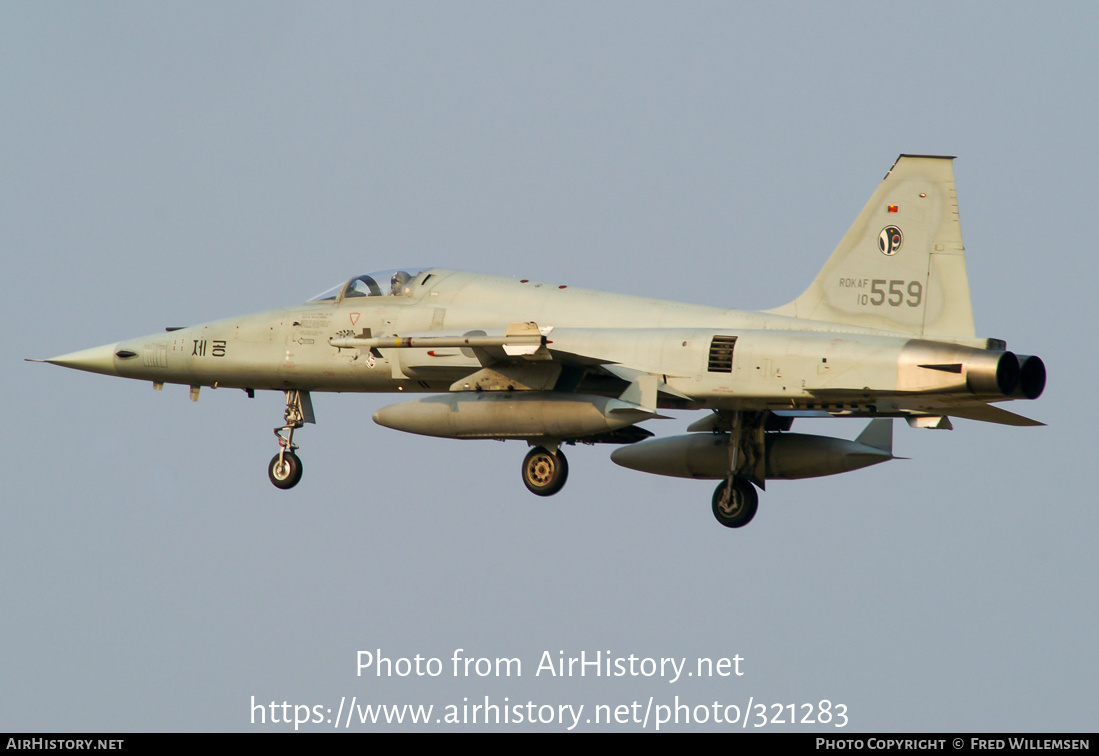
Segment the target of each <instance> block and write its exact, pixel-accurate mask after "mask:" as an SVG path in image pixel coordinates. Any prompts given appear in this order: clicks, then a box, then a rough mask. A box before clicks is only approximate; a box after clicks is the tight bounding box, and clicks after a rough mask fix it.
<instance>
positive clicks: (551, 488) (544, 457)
mask: <svg viewBox="0 0 1099 756" xmlns="http://www.w3.org/2000/svg"><path fill="white" fill-rule="evenodd" d="M568 479H569V462H568V460H567V459H565V453H564V452H562V451H561V450H560V449H558V450H557V451H556V452H551V451H550V450H549V449H546V448H544V447H541V446H536V447H534V448H533V449H531V450H530V451H529V452H527V456H526V458H525V459H524V460H523V483H524V485H526V487H527V490H528V491H530V492H531V493H532V494H537V495H538V496H553V495H554V494H555V493H557V492H558V491H560V490H561V488H562V487H563V486H564V485H565V481H566V480H568Z"/></svg>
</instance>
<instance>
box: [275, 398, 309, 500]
mask: <svg viewBox="0 0 1099 756" xmlns="http://www.w3.org/2000/svg"><path fill="white" fill-rule="evenodd" d="M283 417H284V418H285V419H286V425H284V426H282V427H281V428H275V437H276V438H278V440H279V453H278V454H276V455H275V456H274V457H272V458H271V464H269V465H268V466H267V477H268V478H270V479H271V482H272V483H273V484H275V487H276V488H282V489H286V488H293V487H294V486H296V485H297V484H298V481H299V480H301V473H302V464H301V458H300V457H299V456H298V455H297V454H295V453H294V451H295V450H296V449H297V448H298V445H297V444H295V443H294V431H295V430H297V429H298V428H300V427H302V426H303V425H305V423H306V422H313V407H312V404H311V403H310V401H309V393H308V392H305V391H287V392H286V412H285V414H284V415H283ZM284 434H285V435H284Z"/></svg>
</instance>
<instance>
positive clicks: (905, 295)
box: [855, 278, 923, 307]
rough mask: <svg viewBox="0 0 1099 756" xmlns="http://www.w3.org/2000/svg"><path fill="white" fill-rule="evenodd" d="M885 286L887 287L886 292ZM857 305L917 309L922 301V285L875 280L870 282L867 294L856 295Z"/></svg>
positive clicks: (914, 282) (917, 282) (916, 282)
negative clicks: (906, 306) (885, 305)
mask: <svg viewBox="0 0 1099 756" xmlns="http://www.w3.org/2000/svg"><path fill="white" fill-rule="evenodd" d="M886 284H888V285H889V288H888V290H887V289H886ZM855 296H856V297H858V300H857V301H858V304H860V305H873V306H874V307H880V306H882V305H884V304H887V305H889V306H890V307H900V306H901V305H908V306H909V307H919V306H920V302H922V301H923V284H922V283H920V282H919V281H897V280H894V281H886V280H885V279H883V278H875V279H874V280H873V281H871V282H870V293H869V294H856V295H855Z"/></svg>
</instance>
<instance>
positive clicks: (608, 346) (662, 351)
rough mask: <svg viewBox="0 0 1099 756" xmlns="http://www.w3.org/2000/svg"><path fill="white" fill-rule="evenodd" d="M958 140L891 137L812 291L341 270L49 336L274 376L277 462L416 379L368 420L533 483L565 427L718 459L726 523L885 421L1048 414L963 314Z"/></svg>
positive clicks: (73, 360) (555, 452)
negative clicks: (749, 298)
mask: <svg viewBox="0 0 1099 756" xmlns="http://www.w3.org/2000/svg"><path fill="white" fill-rule="evenodd" d="M952 161H953V158H952V157H947V156H935V155H901V156H900V157H899V158H898V159H897V161H896V162H895V163H894V164H893V167H892V168H891V169H890V171H889V172H888V173H887V174H886V176H885V179H884V180H883V181H882V183H881V185H880V186H879V187H878V189H877V191H876V192H874V194H873V196H872V197H871V198H870V200H869V202H868V203H867V204H866V206H865V207H864V208H863V210H862V212H861V213H860V214H859V215H858V217H857V218H856V219H855V222H854V223H853V224H852V225H851V228H850V229H849V230H848V231H847V234H846V235H845V236H844V237H843V239H842V240H841V241H840V243H839V246H838V247H836V249H835V251H834V252H833V253H832V256H831V257H830V258H829V259H828V261H827V262H826V263H825V265H824V267H823V269H821V271H820V273H819V274H818V275H817V277H816V279H815V280H813V282H812V283H811V284H810V285H809V288H808V289H806V290H805V292H804V293H803V294H802V295H801V296H799V297H798V298H797V299H795V300H794V301H793V302H790V303H789V304H786V305H783V306H782V307H778V308H775V309H772V310H767V311H763V312H748V311H742V310H735V309H724V308H720V307H708V306H702V305H695V304H685V303H680V302H672V301H667V300H662V299H651V298H646V297H638V296H627V295H623V294H612V293H606V292H600V291H592V290H587V289H579V288H574V287H571V286H565V285H558V284H553V283H546V282H540V281H533V280H528V279H526V278H523V279H511V278H500V277H494V276H488V275H481V274H477V273H468V272H460V271H456V270H446V269H442V268H422V269H421V268H395V269H390V270H385V271H382V272H380V273H370V274H366V275H358V276H354V277H352V278H351V279H349V280H347V281H346V282H343V283H340V284H339V285H337V286H335V287H333V288H331V289H329V290H328V291H326V292H324V293H322V294H319V295H317V296H315V297H313V298H312V299H310V300H308V301H307V302H305V303H303V304H299V305H295V306H292V307H287V308H284V309H280V310H273V311H270V312H264V313H259V314H255V315H246V316H242V317H237V318H230V319H228V320H219V321H215V322H210V323H202V324H199V325H193V326H189V327H186V328H168V329H166V332H165V333H160V334H154V335H151V336H144V337H142V338H136V339H131V340H128V341H120V342H117V343H114V344H108V345H106V346H100V347H95V348H93V349H86V350H83V351H79V352H73V353H71V354H65V355H61V356H59V357H54V358H52V359H48V360H38V361H44V362H50V363H53V364H54V365H61V366H63V367H69V368H75V369H77V370H86V371H89V372H93V373H102V374H104V375H113V376H121V377H124V378H134V379H138V380H143V381H150V382H151V383H152V384H153V387H154V388H156V389H161V388H163V386H164V384H166V383H171V384H182V385H184V386H189V387H190V395H191V398H192V399H194V400H197V399H198V396H199V391H200V389H201V387H203V386H212V387H215V388H230V387H231V388H239V389H243V390H244V391H245V392H247V394H248V396H249V397H252V396H254V395H255V392H256V391H259V390H265V391H281V392H283V393H284V394H285V398H286V411H285V414H284V421H285V422H284V424H283V425H282V426H280V427H278V428H275V435H276V437H277V439H278V446H279V449H278V453H277V454H276V455H275V456H274V457H273V458H272V459H271V462H270V464H269V465H268V477H269V478H270V480H271V482H272V483H273V484H274V485H275V486H277V487H278V488H283V489H288V488H292V487H294V486H295V485H297V484H298V482H299V481H300V480H301V477H302V461H301V458H300V457H299V456H298V453H297V450H298V444H297V443H296V442H295V439H294V433H295V431H296V430H299V429H300V428H302V427H303V425H304V424H305V423H312V422H315V420H314V415H313V408H312V402H311V401H310V395H311V393H313V392H318V391H332V392H397V393H405V394H428V395H429V396H426V397H422V398H414V399H409V400H406V401H402V402H400V403H398V404H393V405H390V406H387V407H384V408H383V409H380V410H378V411H377V412H376V413H375V414H374V421H375V422H376V423H378V424H379V425H383V426H386V427H388V428H394V429H396V430H401V431H406V432H409V433H418V434H423V435H428V436H439V437H443V438H455V439H516V440H520V441H526V442H527V444H528V445H529V446H530V447H531V449H530V451H529V452H528V453H527V455H526V458H525V459H524V460H523V463H522V479H523V483H524V484H525V485H526V487H527V488H528V489H529V490H530V491H531V492H533V493H535V494H537V495H539V496H549V495H552V494H555V493H557V492H558V491H560V490H561V488H562V486H564V485H565V481H566V479H567V478H568V462H567V461H566V459H565V455H564V453H563V451H562V447H563V446H564V445H573V444H576V443H585V444H596V443H607V444H618V445H619V448H618V449H616V450H615V451H614V453H613V454H611V459H612V460H613V461H614V462H616V463H618V464H619V465H623V466H625V467H629V468H632V469H635V470H641V471H644V472H649V473H655V474H658V475H670V476H677V477H684V478H702V479H712V480H718V481H720V482H719V483H718V486H717V488H716V490H715V491H714V494H713V497H712V501H711V504H712V508H713V513H714V515H715V517H716V518H717V520H718V522H720V523H721V524H722V525H724V526H726V527H730V528H738V527H741V526H743V525H746V524H747V523H748V522H749V521H750V520H751V519H752V517H753V516H754V515H755V513H756V509H757V505H758V493H757V488H758V489H760V490H762V489H764V487H765V485H766V482H767V481H768V480H773V479H792V478H808V477H815V476H822V475H832V474H836V473H841V472H847V471H850V470H856V469H859V468H862V467H866V466H869V465H874V464H878V463H881V462H885V461H888V460H891V459H894V456H893V453H892V436H893V433H892V422H893V419H894V418H904V419H905V420H906V421H907V422H908V424H909V425H910V426H913V427H916V428H940V429H949V428H951V418H965V419H969V420H979V421H984V422H991V423H1000V424H1004V425H1014V426H1028V425H1041V423H1039V422H1037V421H1034V420H1030V419H1028V418H1025V417H1022V416H1021V415H1017V414H1014V413H1012V412H1009V411H1007V410H1005V409H1002V408H1001V407H999V406H997V405H998V404H999V403H1003V402H1008V401H1012V400H1016V399H1036V398H1037V397H1038V396H1039V395H1040V394H1041V393H1042V390H1043V388H1044V387H1045V381H1046V370H1045V366H1044V364H1043V363H1042V360H1041V359H1039V358H1038V357H1035V356H1029V355H1019V354H1015V353H1013V352H1010V351H1008V350H1007V345H1006V344H1005V342H1004V341H1002V340H999V339H994V338H978V337H977V336H976V332H975V330H974V324H973V312H972V306H971V304H970V296H969V282H968V278H967V273H966V263H965V252H964V247H963V246H962V234H961V226H960V225H959V220H958V207H957V202H956V199H955V190H954V171H953V162H952ZM668 409H675V410H703V411H705V412H706V414H705V416H704V417H702V419H700V420H698V421H697V422H694V423H693V424H692V425H690V426H689V427H688V428H687V431H688V432H687V433H686V434H684V435H678V436H671V437H666V438H660V439H656V438H650V437H651V436H653V433H652V432H651V431H649V430H647V429H645V428H643V427H641V425H640V424H641V423H645V422H646V421H650V420H657V419H661V418H664V417H665V416H664V415H662V414H661V412H662V411H663V410H668ZM797 417H859V418H868V419H869V420H870V422H869V424H868V425H867V426H866V428H865V430H863V432H862V433H861V434H860V435H859V436H858V437H857V438H856V439H854V440H853V441H852V440H846V439H842V438H833V437H829V436H818V435H807V434H800V433H791V432H790V428H791V424H792V422H793V420H794V418H797Z"/></svg>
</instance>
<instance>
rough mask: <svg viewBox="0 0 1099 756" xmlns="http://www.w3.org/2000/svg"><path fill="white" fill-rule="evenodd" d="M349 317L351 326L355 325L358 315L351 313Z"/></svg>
mask: <svg viewBox="0 0 1099 756" xmlns="http://www.w3.org/2000/svg"><path fill="white" fill-rule="evenodd" d="M350 317H351V325H355V324H356V323H358V322H359V313H357V312H353V313H351V314H350Z"/></svg>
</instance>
